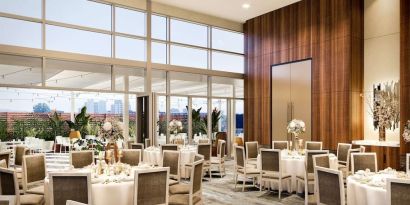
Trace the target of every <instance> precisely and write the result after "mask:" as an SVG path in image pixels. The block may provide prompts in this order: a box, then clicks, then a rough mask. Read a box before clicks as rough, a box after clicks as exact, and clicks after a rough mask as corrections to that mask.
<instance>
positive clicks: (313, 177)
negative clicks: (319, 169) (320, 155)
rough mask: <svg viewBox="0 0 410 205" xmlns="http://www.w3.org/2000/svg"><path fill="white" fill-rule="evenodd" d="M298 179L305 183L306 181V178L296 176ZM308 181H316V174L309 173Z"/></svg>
mask: <svg viewBox="0 0 410 205" xmlns="http://www.w3.org/2000/svg"><path fill="white" fill-rule="evenodd" d="M296 179H299V180H302V181H304V180H305V176H300V175H298V176H296ZM308 180H309V181H314V180H315V174H313V173H309V174H308Z"/></svg>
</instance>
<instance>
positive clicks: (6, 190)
mask: <svg viewBox="0 0 410 205" xmlns="http://www.w3.org/2000/svg"><path fill="white" fill-rule="evenodd" d="M17 193H20V192H19V185H18V182H17V175H16V172H15V171H14V170H11V169H5V168H0V195H2V196H3V195H9V196H16V194H17Z"/></svg>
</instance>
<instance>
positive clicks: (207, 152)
mask: <svg viewBox="0 0 410 205" xmlns="http://www.w3.org/2000/svg"><path fill="white" fill-rule="evenodd" d="M198 154H200V155H202V156H204V164H203V166H202V168H203V169H204V170H208V174H209V181H211V179H212V170H211V156H212V145H211V143H208V144H198Z"/></svg>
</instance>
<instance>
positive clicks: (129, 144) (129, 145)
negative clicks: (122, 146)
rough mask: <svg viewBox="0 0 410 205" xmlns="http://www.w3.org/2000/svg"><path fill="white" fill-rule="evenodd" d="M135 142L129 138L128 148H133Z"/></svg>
mask: <svg viewBox="0 0 410 205" xmlns="http://www.w3.org/2000/svg"><path fill="white" fill-rule="evenodd" d="M134 143H135V141H134V140H128V141H127V149H132V146H131V145H132V144H134Z"/></svg>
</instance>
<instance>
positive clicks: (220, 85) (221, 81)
mask: <svg viewBox="0 0 410 205" xmlns="http://www.w3.org/2000/svg"><path fill="white" fill-rule="evenodd" d="M234 85H235V81H234V79H232V78H223V77H212V96H215V97H233V92H234Z"/></svg>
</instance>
